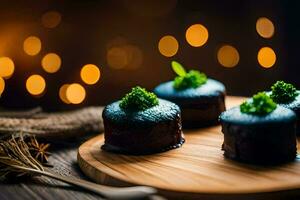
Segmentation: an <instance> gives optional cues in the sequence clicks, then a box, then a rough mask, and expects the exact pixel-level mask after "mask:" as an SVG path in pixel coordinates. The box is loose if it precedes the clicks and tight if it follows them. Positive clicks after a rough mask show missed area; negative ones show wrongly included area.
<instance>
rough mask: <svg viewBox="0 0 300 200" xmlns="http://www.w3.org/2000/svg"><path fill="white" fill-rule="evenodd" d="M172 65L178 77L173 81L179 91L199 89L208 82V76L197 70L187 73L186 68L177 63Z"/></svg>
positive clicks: (174, 62) (173, 62)
mask: <svg viewBox="0 0 300 200" xmlns="http://www.w3.org/2000/svg"><path fill="white" fill-rule="evenodd" d="M171 65H172V69H173V71H174V72H175V73H176V74H177V75H178V76H177V77H175V79H174V81H173V86H174V88H175V89H177V90H182V89H186V88H197V87H199V86H201V85H203V84H205V83H206V81H207V76H206V75H205V74H204V73H202V72H199V71H197V70H190V71H189V72H186V70H185V69H184V67H183V66H182V65H181V64H180V63H178V62H176V61H172V63H171Z"/></svg>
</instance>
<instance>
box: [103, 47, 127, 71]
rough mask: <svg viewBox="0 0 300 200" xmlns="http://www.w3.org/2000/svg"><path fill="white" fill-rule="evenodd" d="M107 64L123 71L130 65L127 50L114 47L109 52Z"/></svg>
mask: <svg viewBox="0 0 300 200" xmlns="http://www.w3.org/2000/svg"><path fill="white" fill-rule="evenodd" d="M106 59H107V64H108V65H109V66H110V67H111V68H113V69H122V68H124V67H126V65H127V63H128V57H127V53H126V51H125V49H123V48H121V47H112V48H111V49H109V50H108V52H107V55H106Z"/></svg>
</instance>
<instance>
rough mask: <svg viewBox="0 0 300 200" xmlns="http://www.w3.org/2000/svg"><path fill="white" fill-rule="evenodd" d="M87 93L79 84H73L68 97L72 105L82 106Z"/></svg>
mask: <svg viewBox="0 0 300 200" xmlns="http://www.w3.org/2000/svg"><path fill="white" fill-rule="evenodd" d="M85 96H86V92H85V89H84V87H82V86H81V85H80V84H78V83H73V84H71V85H69V87H67V91H66V97H67V100H68V101H69V102H70V103H72V104H80V103H81V102H83V100H84V99H85Z"/></svg>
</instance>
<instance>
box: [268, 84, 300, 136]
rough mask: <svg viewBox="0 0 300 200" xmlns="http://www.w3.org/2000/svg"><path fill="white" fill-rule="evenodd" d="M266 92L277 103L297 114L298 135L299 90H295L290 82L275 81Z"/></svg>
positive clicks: (299, 126) (298, 131)
mask: <svg viewBox="0 0 300 200" xmlns="http://www.w3.org/2000/svg"><path fill="white" fill-rule="evenodd" d="M267 94H268V95H269V96H270V97H271V98H272V100H273V101H274V102H275V103H277V104H278V105H281V106H283V107H285V108H288V109H291V110H293V111H294V112H295V114H296V116H297V135H300V90H297V88H296V87H295V86H294V85H293V84H291V83H286V82H284V81H277V82H276V83H274V84H273V85H272V87H271V91H269V92H267Z"/></svg>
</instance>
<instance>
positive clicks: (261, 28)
mask: <svg viewBox="0 0 300 200" xmlns="http://www.w3.org/2000/svg"><path fill="white" fill-rule="evenodd" d="M256 31H257V33H258V34H259V35H260V36H261V37H263V38H271V37H272V36H273V35H274V31H275V28H274V24H273V22H272V21H271V20H270V19H268V18H266V17H261V18H259V19H258V20H257V21H256Z"/></svg>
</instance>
